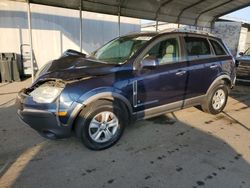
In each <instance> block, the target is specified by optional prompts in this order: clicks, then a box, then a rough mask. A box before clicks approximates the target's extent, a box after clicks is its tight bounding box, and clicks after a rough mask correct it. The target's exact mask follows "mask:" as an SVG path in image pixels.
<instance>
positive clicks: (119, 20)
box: [118, 6, 121, 37]
mask: <svg viewBox="0 0 250 188" xmlns="http://www.w3.org/2000/svg"><path fill="white" fill-rule="evenodd" d="M118 36H119V37H120V36H121V7H120V6H119V10H118Z"/></svg>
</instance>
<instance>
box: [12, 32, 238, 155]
mask: <svg viewBox="0 0 250 188" xmlns="http://www.w3.org/2000/svg"><path fill="white" fill-rule="evenodd" d="M235 78H236V77H235V62H234V59H233V58H232V55H231V54H230V52H229V51H228V49H227V48H226V46H225V45H224V43H223V42H222V41H221V39H219V38H216V37H214V36H212V35H210V34H204V33H198V32H194V31H177V30H172V31H169V32H164V33H155V32H153V33H152V32H151V33H138V34H131V35H126V36H122V37H119V38H116V39H114V40H112V41H110V42H108V43H107V44H105V45H104V46H102V47H101V48H99V49H98V50H96V51H95V52H93V53H92V54H91V55H85V54H82V53H80V52H77V51H73V50H68V51H66V52H65V53H64V54H63V55H62V56H61V57H60V58H59V59H56V60H54V61H51V62H49V63H48V64H46V65H45V66H44V67H43V68H41V69H40V71H39V73H38V74H37V78H36V80H35V82H34V83H33V84H32V85H31V86H30V87H29V88H26V89H23V90H21V91H20V92H19V94H18V97H17V102H16V103H17V106H18V115H19V117H20V119H21V120H22V121H24V122H25V123H26V124H28V125H29V126H31V127H32V128H33V129H35V130H37V131H38V132H39V133H40V134H41V135H42V136H44V137H47V138H65V137H68V136H70V135H72V133H75V135H76V136H77V137H79V138H81V140H82V142H83V143H84V144H85V145H86V146H87V147H88V148H90V149H94V150H100V149H105V148H108V147H110V146H112V145H113V144H115V143H116V142H117V141H118V140H119V139H120V137H121V135H122V133H123V130H124V128H125V127H126V125H127V124H129V123H130V122H133V121H135V120H139V119H146V118H151V117H154V116H158V115H161V114H164V113H167V112H171V111H176V110H179V109H183V108H187V107H191V106H201V108H202V109H203V110H204V111H205V112H209V113H211V114H218V113H220V112H221V111H222V110H223V109H224V107H225V105H226V103H227V98H228V93H229V91H230V89H231V88H232V87H233V85H234V83H235Z"/></svg>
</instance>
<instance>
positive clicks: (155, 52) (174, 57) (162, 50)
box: [144, 38, 179, 65]
mask: <svg viewBox="0 0 250 188" xmlns="http://www.w3.org/2000/svg"><path fill="white" fill-rule="evenodd" d="M145 58H148V59H153V60H155V61H156V62H157V63H158V64H159V65H161V64H167V63H173V62H176V61H178V60H179V45H178V40H177V39H175V38H172V39H166V40H164V41H161V42H159V43H157V44H155V45H154V46H153V47H152V48H151V49H150V50H149V51H148V53H147V54H146V55H145V56H144V59H145Z"/></svg>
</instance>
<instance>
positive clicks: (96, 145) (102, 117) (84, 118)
mask: <svg viewBox="0 0 250 188" xmlns="http://www.w3.org/2000/svg"><path fill="white" fill-rule="evenodd" d="M127 122H128V115H127V111H126V108H125V107H124V106H123V105H122V104H120V103H118V102H114V101H109V100H98V101H96V102H94V103H92V104H90V105H89V106H87V107H86V108H84V109H83V110H82V111H81V113H80V114H79V116H78V118H77V120H76V124H75V125H76V128H75V130H76V134H77V137H79V138H81V140H82V142H83V144H84V145H85V146H86V147H88V148H89V149H92V150H102V149H106V148H109V147H111V146H112V145H114V144H115V143H116V142H117V141H118V140H119V139H120V138H121V136H122V133H123V131H124V128H125V126H126V124H127Z"/></svg>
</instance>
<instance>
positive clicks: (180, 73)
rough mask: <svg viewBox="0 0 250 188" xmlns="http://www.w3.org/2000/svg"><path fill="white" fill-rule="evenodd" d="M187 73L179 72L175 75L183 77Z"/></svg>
mask: <svg viewBox="0 0 250 188" xmlns="http://www.w3.org/2000/svg"><path fill="white" fill-rule="evenodd" d="M186 72H187V71H178V72H177V73H175V74H176V75H177V76H182V75H183V74H185V73H186Z"/></svg>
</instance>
